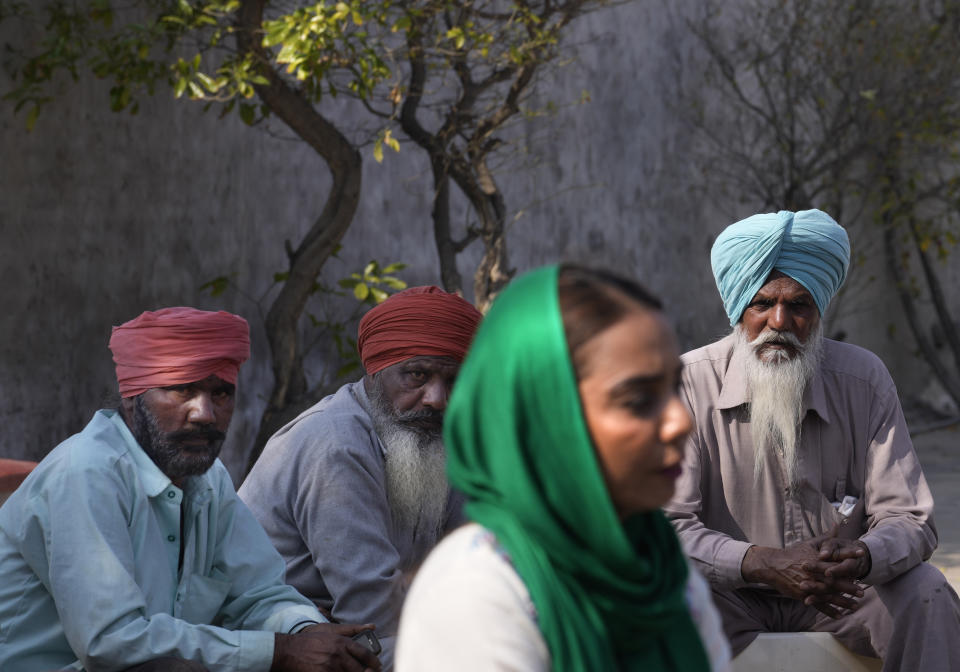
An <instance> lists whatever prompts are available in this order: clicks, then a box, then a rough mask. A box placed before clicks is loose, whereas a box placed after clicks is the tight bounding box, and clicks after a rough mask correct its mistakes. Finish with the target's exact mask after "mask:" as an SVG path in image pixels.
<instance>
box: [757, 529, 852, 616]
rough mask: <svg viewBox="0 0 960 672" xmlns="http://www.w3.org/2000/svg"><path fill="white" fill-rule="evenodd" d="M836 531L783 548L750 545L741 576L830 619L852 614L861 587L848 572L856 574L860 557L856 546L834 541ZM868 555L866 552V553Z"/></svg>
mask: <svg viewBox="0 0 960 672" xmlns="http://www.w3.org/2000/svg"><path fill="white" fill-rule="evenodd" d="M836 533H837V528H836V527H834V528H833V529H832V530H831V531H830V532H828V533H827V534H825V535H822V536H820V537H816V538H814V539H809V540H807V541H803V542H800V543H798V544H793V545H792V546H788V547H787V548H783V549H779V548H767V547H762V546H751V547H750V548H749V549H748V550H747V554H746V555H745V556H744V558H743V563H742V565H741V573H742V575H743V578H744V580H745V581H747V582H749V583H765V584H767V585H769V586H771V587H773V588H775V589H776V590H777V592H779V593H780V594H782V595H786V596H787V597H792V598H793V599H796V600H802V601H803V602H804V604H806V605H808V606H811V607H814V608H816V609H817V610H819V611H821V612H823V613H824V614H826V615H827V616H830V617H831V618H838V617H840V616H842V615H843V614H844V613H846V612H847V611H848V610H849V611H855V610H856V609H857V608H858V606H859V603H858V598H860V597H863V588H862V587H861V586H859V585H858V584H857V583H856V582H855V580H854V579H855V578H859V576H854V575H852V574H851V573H850V572H853V571H857V570H856V569H855V567H859V564H858V563H860V562H862V558H863V555H862V553H861V551H862V550H863V549H860V548H859V547H856V548H851V545H852V544H857V543H861V542H850V541H847V540H844V539H837V538H836ZM867 555H868V556H869V553H868V554H867Z"/></svg>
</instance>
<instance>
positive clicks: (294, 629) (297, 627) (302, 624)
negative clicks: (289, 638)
mask: <svg viewBox="0 0 960 672" xmlns="http://www.w3.org/2000/svg"><path fill="white" fill-rule="evenodd" d="M311 625H320V621H314V620H312V619H310V620H308V619H304V620H302V621H297V622H296V623H294V624H293V625H292V626H291V627H290V629H289V630H287V632H288V633H289V634H291V635H295V634H297V633H298V632H300V631H301V630H306V629H307V628H309V627H310V626H311Z"/></svg>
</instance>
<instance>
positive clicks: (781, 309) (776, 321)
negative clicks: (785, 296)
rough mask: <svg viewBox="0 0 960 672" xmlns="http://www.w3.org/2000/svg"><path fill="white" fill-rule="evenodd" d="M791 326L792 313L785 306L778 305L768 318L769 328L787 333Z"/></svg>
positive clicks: (771, 310)
mask: <svg viewBox="0 0 960 672" xmlns="http://www.w3.org/2000/svg"><path fill="white" fill-rule="evenodd" d="M789 324H790V311H789V310H787V307H786V306H784V305H783V304H780V303H778V304H776V305H774V306H773V308H771V309H770V314H769V315H768V316H767V326H768V327H770V328H771V329H773V330H774V331H786V330H787V328H788V325H789Z"/></svg>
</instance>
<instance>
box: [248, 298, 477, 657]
mask: <svg viewBox="0 0 960 672" xmlns="http://www.w3.org/2000/svg"><path fill="white" fill-rule="evenodd" d="M479 321H480V313H479V312H478V311H477V310H476V309H475V308H474V307H473V306H471V305H470V304H469V303H467V302H466V301H464V300H463V299H461V298H460V297H459V296H457V295H455V294H448V293H447V292H444V291H442V290H440V289H438V288H436V287H415V288H412V289H408V290H405V291H403V292H400V293H398V294H395V295H393V296H391V297H390V298H389V299H387V300H386V301H384V302H383V303H381V304H380V305H379V306H376V307H374V308H372V309H371V310H370V311H369V312H368V313H367V314H366V315H364V317H363V320H361V322H360V328H359V333H358V338H357V348H358V350H359V351H360V358H361V360H362V361H363V366H364V369H365V370H366V374H367V375H366V376H365V377H364V378H363V379H362V380H360V381H357V382H355V383H349V384H347V385H344V386H343V387H341V388H340V390H338V391H337V392H336V393H335V394H333V395H331V396H329V397H327V398H326V399H323V400H322V401H320V402H319V403H318V404H316V405H315V406H313V407H312V408H310V409H308V410H307V411H305V412H304V413H302V414H301V415H300V416H299V417H298V418H296V419H295V420H293V421H292V422H290V423H289V424H287V425H286V426H285V427H283V428H282V429H281V430H280V431H278V432H277V433H276V434H275V435H274V436H273V437H272V438H271V439H270V441H269V442H268V443H267V445H266V447H265V448H264V451H263V454H262V455H261V456H260V459H259V460H258V462H257V463H256V465H255V466H254V468H253V469H252V470H251V472H250V475H249V476H248V477H247V479H246V481H244V483H243V485H242V486H241V487H240V497H241V498H242V499H243V500H244V501H245V502H246V504H247V506H249V507H250V510H251V511H252V512H253V515H254V516H256V517H257V519H258V520H259V521H260V523H261V524H262V525H263V527H264V529H266V531H267V534H268V535H269V536H270V539H271V541H273V543H274V545H275V546H276V547H277V550H279V551H280V554H281V555H282V556H283V557H284V559H285V560H286V562H287V581H289V582H290V584H292V585H293V586H294V587H295V588H296V589H297V590H299V591H300V592H301V593H303V594H304V595H306V596H307V597H309V598H310V599H312V600H313V601H314V602H315V603H316V604H317V605H318V606H319V607H321V608H322V609H324V610H327V611H328V612H329V613H331V614H332V615H333V618H334V619H336V620H341V621H348V622H363V623H375V624H376V626H377V633H378V635H379V637H380V640H381V643H382V645H383V652H382V653H381V656H380V657H381V660H382V661H383V665H384V669H390V668H391V666H392V658H393V642H394V637H395V635H396V630H397V621H398V619H399V617H400V608H401V605H402V602H403V597H404V595H405V594H406V587H407V585H408V582H409V579H410V575H411V572H412V570H414V569H415V568H416V567H417V565H419V563H420V561H421V560H422V559H423V558H424V557H425V556H426V554H427V552H428V551H430V549H431V548H433V546H435V545H436V543H437V541H438V540H439V538H440V537H441V536H442V535H443V533H444V532H445V531H446V530H449V529H451V527H454V526H456V525H458V524H459V523H460V522H462V521H461V517H460V502H459V499H457V500H453V499H452V498H451V497H450V490H449V487H448V485H447V479H446V471H445V461H446V460H445V454H444V450H443V444H442V441H441V424H442V421H443V411H444V409H445V408H446V406H447V397H448V395H449V394H450V389H451V386H452V385H453V380H454V378H455V376H456V375H457V371H458V369H459V368H460V363H461V362H462V361H463V357H464V355H465V354H466V351H467V347H468V346H469V344H470V341H471V339H472V338H473V334H474V331H475V330H476V328H477V324H478V323H479ZM358 619H359V621H358Z"/></svg>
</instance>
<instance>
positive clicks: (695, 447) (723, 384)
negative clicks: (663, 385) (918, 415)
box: [666, 336, 937, 589]
mask: <svg viewBox="0 0 960 672" xmlns="http://www.w3.org/2000/svg"><path fill="white" fill-rule="evenodd" d="M733 342H734V341H733V337H732V336H727V337H726V338H724V339H722V340H720V341H717V342H716V343H711V344H710V345H707V346H705V347H702V348H699V349H697V350H693V351H691V352H688V353H686V354H685V355H683V362H684V371H683V396H684V398H685V400H686V403H687V406H688V407H689V409H690V411H691V413H692V414H693V418H694V424H695V427H694V430H693V432H692V433H691V435H690V438H689V439H688V441H687V446H686V454H685V457H684V465H683V469H684V471H683V475H682V476H681V477H680V479H679V481H678V482H677V491H676V493H675V495H674V498H673V500H672V501H671V502H670V503H669V504H668V505H667V506H666V512H667V515H668V516H669V517H670V518H671V520H672V521H673V524H674V526H675V527H676V529H677V532H678V534H679V536H680V538H681V540H682V541H683V544H684V547H685V549H686V551H687V553H689V554H690V557H691V558H692V559H693V561H694V564H695V565H697V566H698V568H699V569H700V571H701V572H702V573H703V574H704V576H706V577H707V579H708V580H709V581H710V583H711V584H712V585H713V586H714V587H715V588H722V589H731V588H737V587H742V586H744V585H746V584H745V583H744V581H743V577H742V576H741V573H740V564H741V562H742V561H743V556H744V554H745V553H746V552H747V549H748V548H749V547H750V546H751V545H753V544H757V545H761V546H772V547H775V548H783V547H785V546H788V545H790V544H793V543H796V542H798V541H802V540H804V539H809V538H811V537H814V536H817V535H819V534H822V533H823V532H826V531H828V530H829V529H830V527H831V526H832V525H833V523H834V522H836V521H838V520H840V518H839V514H837V512H836V511H835V509H834V507H833V506H831V503H832V502H838V501H841V500H842V499H843V498H844V496H845V495H851V496H853V497H857V498H858V499H860V500H862V502H863V504H864V507H863V513H864V515H863V518H861V519H858V520H857V521H856V522H854V521H851V522H854V525H855V527H859V528H860V529H859V532H860V539H861V540H862V541H863V542H864V543H865V544H866V545H867V547H868V548H869V549H870V555H871V559H872V563H873V565H872V568H871V571H870V574H869V575H868V576H867V577H865V579H864V581H865V582H866V583H869V584H874V583H884V582H886V581H889V580H890V579H892V578H894V577H896V576H898V575H900V574H902V573H903V572H905V571H907V570H909V569H911V568H912V567H914V566H915V565H917V564H918V563H920V562H921V561H923V560H926V559H927V558H929V557H930V554H931V553H933V550H934V549H935V548H936V545H937V533H936V528H935V527H934V525H933V518H932V515H933V497H932V496H931V494H930V488H929V487H928V486H927V482H926V479H925V478H924V476H923V471H922V470H921V468H920V462H919V460H918V459H917V455H916V452H915V451H914V449H913V443H912V442H911V440H910V434H909V432H908V430H907V424H906V421H905V420H904V418H903V411H902V410H901V408H900V401H899V398H898V397H897V391H896V388H895V386H894V384H893V380H892V379H891V378H890V374H889V373H888V372H887V370H886V367H884V365H883V363H882V362H881V361H880V359H879V358H878V357H877V356H876V355H874V354H873V353H871V352H869V351H867V350H864V349H863V348H860V347H857V346H855V345H850V344H847V343H839V342H836V341H831V340H825V342H824V352H823V361H822V363H821V365H820V369H819V371H818V372H817V374H816V375H815V376H814V378H813V379H812V380H811V381H810V384H809V385H808V386H807V390H806V392H805V394H804V410H805V413H806V415H805V416H804V420H803V424H802V426H801V439H800V447H799V450H798V453H799V470H800V471H799V473H800V476H801V484H800V487H799V488H798V489H797V490H796V491H795V492H794V493H790V492H789V490H788V488H787V487H786V479H785V475H784V470H783V463H782V460H781V459H780V458H779V456H775V457H774V458H773V459H767V460H766V462H765V467H764V470H763V472H762V475H761V478H760V479H759V481H755V479H754V452H753V442H752V439H751V434H750V421H749V418H748V414H747V406H746V404H747V403H748V402H749V396H748V391H747V386H746V368H745V366H744V362H743V361H742V360H738V359H737V358H736V357H733ZM853 536H856V533H855V534H854V535H853Z"/></svg>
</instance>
